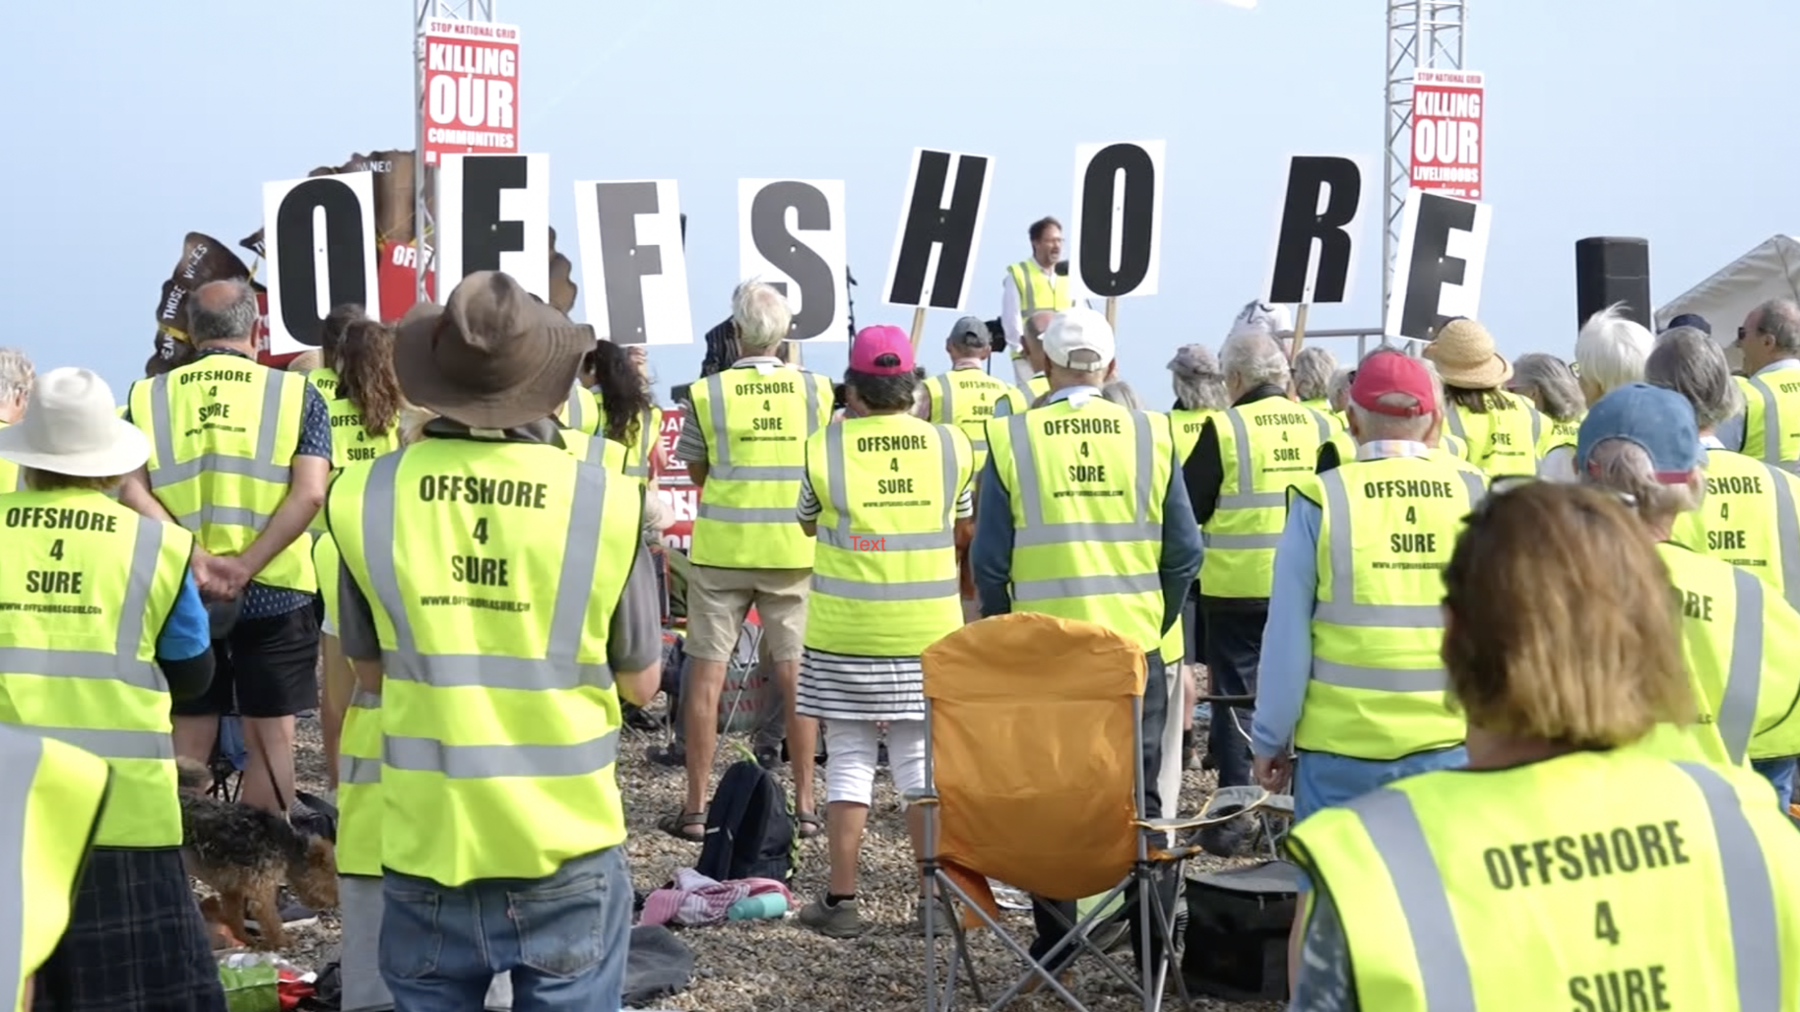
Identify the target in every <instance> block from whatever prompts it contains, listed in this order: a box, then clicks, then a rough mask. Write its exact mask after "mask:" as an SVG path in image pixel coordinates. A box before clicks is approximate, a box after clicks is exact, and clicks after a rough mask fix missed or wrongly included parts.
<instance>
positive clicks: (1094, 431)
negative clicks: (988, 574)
mask: <svg viewBox="0 0 1800 1012" xmlns="http://www.w3.org/2000/svg"><path fill="white" fill-rule="evenodd" d="M988 452H989V459H990V460H992V461H993V464H994V470H995V473H996V475H997V477H999V479H1000V483H1001V485H1002V486H1003V487H1004V488H1005V489H1006V490H1007V498H1008V500H1009V501H1010V505H1011V509H1012V521H1013V551H1012V601H1013V610H1014V611H1021V612H1039V613H1042V614H1045V615H1055V616H1057V617H1058V618H1076V619H1082V620H1084V621H1088V622H1097V623H1099V624H1100V625H1103V626H1106V627H1108V628H1110V629H1112V630H1113V631H1114V632H1117V633H1118V634H1119V635H1121V636H1124V637H1125V638H1126V639H1128V640H1130V641H1131V642H1133V643H1136V644H1137V645H1138V646H1140V647H1142V648H1143V650H1144V652H1146V653H1148V652H1150V651H1152V650H1155V649H1157V647H1158V645H1159V643H1160V642H1161V640H1162V637H1163V627H1162V621H1163V594H1162V577H1161V575H1160V572H1161V563H1162V523H1163V517H1162V508H1163V496H1164V494H1165V493H1166V492H1167V490H1168V487H1169V479H1170V476H1171V474H1172V473H1173V471H1174V466H1175V438H1174V435H1173V434H1172V433H1171V432H1170V430H1169V420H1168V418H1167V416H1165V415H1161V414H1157V413H1155V412H1151V411H1132V410H1130V409H1129V408H1124V407H1120V406H1119V405H1117V404H1114V403H1112V402H1111V401H1107V400H1103V399H1101V398H1099V397H1097V396H1096V397H1088V398H1087V399H1086V400H1085V401H1084V402H1083V403H1082V404H1081V405H1080V406H1079V407H1077V406H1076V405H1075V404H1074V403H1073V400H1072V399H1064V400H1060V401H1057V402H1056V403H1054V404H1046V405H1044V406H1043V407H1041V408H1032V409H1031V410H1030V411H1027V412H1025V413H1024V414H1022V415H1011V416H1009V417H1007V419H1006V420H1005V423H1004V424H1001V423H999V422H996V423H995V424H994V425H992V426H990V427H989V428H988Z"/></svg>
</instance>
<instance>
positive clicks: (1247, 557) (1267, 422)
mask: <svg viewBox="0 0 1800 1012" xmlns="http://www.w3.org/2000/svg"><path fill="white" fill-rule="evenodd" d="M1212 426H1213V429H1214V431H1216V432H1217V433H1218V435H1219V461H1220V463H1222V464H1223V465H1224V470H1225V480H1224V483H1223V484H1222V485H1221V486H1220V487H1219V503H1218V507H1217V508H1216V509H1215V510H1214V511H1213V515H1212V518H1211V519H1209V520H1208V521H1207V522H1206V523H1204V524H1202V525H1201V526H1200V529H1201V530H1202V531H1204V532H1205V533H1206V556H1205V558H1204V559H1203V560H1202V561H1201V563H1200V586H1201V587H1202V588H1203V589H1204V590H1205V593H1206V596H1207V597H1239V598H1266V597H1268V596H1269V588H1270V587H1271V586H1273V584H1274V582H1275V543H1276V542H1278V541H1280V540H1281V528H1282V526H1283V525H1284V524H1286V523H1287V491H1286V490H1287V487H1288V486H1289V485H1291V484H1293V482H1294V480H1295V479H1296V478H1299V477H1302V476H1304V475H1309V474H1312V473H1314V471H1315V470H1316V469H1317V468H1318V466H1319V447H1320V446H1321V445H1322V444H1324V443H1325V442H1326V441H1328V440H1330V439H1331V421H1330V419H1327V418H1326V417H1325V416H1324V415H1321V414H1319V413H1318V412H1317V411H1313V410H1311V409H1310V408H1303V407H1301V406H1300V405H1298V404H1295V403H1294V402H1293V401H1290V400H1288V399H1287V398H1285V397H1266V398H1264V399H1262V400H1260V401H1256V402H1254V403H1251V404H1245V405H1243V406H1242V407H1235V408H1227V409H1226V410H1225V411H1224V412H1223V414H1222V416H1221V417H1218V418H1214V419H1213V420H1212Z"/></svg>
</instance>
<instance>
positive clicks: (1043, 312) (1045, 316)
mask: <svg viewBox="0 0 1800 1012" xmlns="http://www.w3.org/2000/svg"><path fill="white" fill-rule="evenodd" d="M1054 319H1056V314H1055V313H1053V312H1051V311H1050V310H1048V309H1040V310H1038V311H1037V312H1035V313H1032V314H1031V315H1030V316H1027V317H1026V318H1025V326H1024V327H1023V328H1021V329H1022V331H1023V332H1024V334H1025V336H1026V337H1029V338H1031V339H1032V340H1034V341H1038V340H1042V339H1043V337H1044V331H1046V330H1049V329H1050V321H1051V320H1054ZM1040 320H1042V321H1043V322H1042V323H1039V322H1038V321H1040Z"/></svg>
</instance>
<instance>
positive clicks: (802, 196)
mask: <svg viewBox="0 0 1800 1012" xmlns="http://www.w3.org/2000/svg"><path fill="white" fill-rule="evenodd" d="M847 255H848V251H847V248H846V237H845V231H844V181H843V180H841V179H740V180H738V277H740V278H761V279H762V280H763V281H765V282H767V283H768V284H770V285H773V286H774V287H775V288H776V289H778V290H780V291H781V292H782V293H783V294H785V295H786V296H787V299H788V306H789V307H790V308H791V309H793V311H794V326H793V330H792V331H790V332H789V336H790V337H791V338H793V339H794V340H796V341H808V340H816V341H846V340H849V335H850V314H849V305H848V302H847V300H846V299H845V298H844V275H845V264H846V262H847Z"/></svg>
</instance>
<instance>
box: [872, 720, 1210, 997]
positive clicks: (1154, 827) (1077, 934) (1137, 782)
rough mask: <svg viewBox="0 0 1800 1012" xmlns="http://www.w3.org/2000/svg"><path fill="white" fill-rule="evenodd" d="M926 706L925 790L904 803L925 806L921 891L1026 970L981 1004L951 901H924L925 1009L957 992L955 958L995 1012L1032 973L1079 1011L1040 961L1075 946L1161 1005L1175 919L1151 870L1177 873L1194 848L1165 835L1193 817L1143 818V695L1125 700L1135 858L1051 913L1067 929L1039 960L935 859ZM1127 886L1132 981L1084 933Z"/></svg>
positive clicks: (1183, 989)
mask: <svg viewBox="0 0 1800 1012" xmlns="http://www.w3.org/2000/svg"><path fill="white" fill-rule="evenodd" d="M932 708H933V704H932V702H931V699H930V697H929V696H928V697H926V701H925V783H926V784H927V789H926V790H923V791H908V792H907V793H906V801H907V803H908V804H909V805H912V804H917V805H922V806H924V812H925V816H924V818H925V848H924V849H925V856H924V857H923V858H922V859H921V860H920V862H919V868H920V890H921V895H926V896H929V890H930V888H931V887H932V886H934V885H935V886H936V887H937V889H938V890H939V895H940V896H942V897H945V898H946V899H948V898H949V897H954V898H955V899H958V900H961V901H962V904H963V906H965V907H967V908H968V909H970V910H972V911H974V912H975V914H976V916H977V917H979V918H980V919H981V921H982V922H983V923H984V924H985V925H986V926H987V927H988V928H991V929H992V930H993V932H994V936H995V937H996V938H998V939H999V940H1000V942H1001V944H1002V945H1005V946H1006V947H1007V948H1008V949H1009V950H1011V951H1012V953H1013V954H1014V955H1016V956H1018V957H1019V958H1021V959H1023V960H1024V961H1025V962H1027V963H1028V964H1030V969H1029V970H1028V971H1026V973H1025V974H1024V975H1023V976H1021V977H1020V978H1019V979H1018V980H1016V981H1014V982H1013V984H1012V986H1011V987H1009V988H1007V989H1006V990H1005V991H1004V992H1002V993H1001V995H1000V997H999V998H998V999H996V1000H995V1001H994V1002H993V1003H991V1004H988V1003H987V999H986V998H984V997H983V995H982V988H981V982H980V980H979V979H977V977H976V975H975V964H974V960H973V958H972V957H971V955H970V953H969V948H968V937H967V935H966V933H965V931H964V929H963V925H962V921H961V918H959V917H956V916H955V915H954V913H955V911H954V907H953V906H951V905H950V904H948V903H944V904H942V905H940V904H939V903H925V904H924V908H925V909H924V920H925V924H924V928H925V1012H949V1010H950V1009H951V1008H952V1003H953V1001H954V998H955V992H956V964H957V963H959V962H960V963H961V964H962V966H963V968H964V970H965V971H966V972H967V975H968V982H969V988H970V990H971V991H972V992H973V993H974V996H975V1001H976V1002H977V1003H980V1004H983V1005H985V1007H986V1009H987V1012H996V1010H998V1009H1001V1008H1003V1007H1005V1006H1006V1005H1007V1004H1009V1003H1010V1002H1011V1001H1012V1000H1013V999H1014V998H1016V997H1018V996H1019V995H1020V993H1021V992H1022V991H1023V989H1024V988H1025V986H1026V985H1027V984H1028V983H1030V982H1031V981H1032V980H1033V978H1036V979H1037V980H1038V981H1039V982H1040V983H1041V984H1043V985H1044V986H1047V987H1049V988H1050V990H1052V991H1053V992H1055V994H1056V996H1057V997H1058V998H1061V999H1062V1000H1063V1002H1064V1003H1065V1004H1067V1005H1068V1006H1069V1007H1070V1008H1072V1009H1075V1010H1076V1012H1086V1008H1087V1006H1086V1005H1084V1004H1082V1002H1081V1001H1080V1000H1079V999H1077V998H1076V997H1075V996H1074V995H1073V994H1071V993H1070V992H1069V991H1068V989H1067V988H1065V987H1063V985H1062V982H1061V981H1059V980H1057V979H1056V976H1057V975H1056V974H1055V973H1053V972H1051V971H1050V970H1047V969H1045V967H1044V965H1043V963H1054V961H1055V960H1056V959H1057V958H1058V957H1059V956H1061V955H1063V953H1064V952H1066V951H1067V950H1068V949H1069V948H1070V947H1071V946H1074V945H1078V946H1079V947H1080V948H1081V949H1084V950H1086V951H1088V952H1091V953H1093V954H1094V955H1095V956H1097V957H1099V959H1100V962H1101V963H1102V965H1104V966H1106V967H1107V969H1108V970H1110V971H1111V972H1112V973H1114V974H1115V975H1117V976H1118V977H1119V978H1120V979H1121V980H1123V981H1124V982H1125V983H1126V985H1127V986H1129V987H1130V988H1131V989H1132V991H1133V992H1134V993H1136V994H1137V996H1138V997H1139V999H1140V1000H1141V1002H1142V1005H1143V1009H1144V1012H1157V1010H1159V1009H1160V1008H1161V1007H1162V997H1163V989H1164V987H1165V986H1166V985H1167V983H1168V972H1169V965H1170V962H1171V961H1172V958H1173V953H1174V942H1175V938H1174V934H1175V917H1176V910H1175V909H1174V907H1173V905H1171V906H1170V908H1169V909H1167V910H1164V909H1163V896H1162V894H1161V892H1160V891H1158V890H1157V888H1156V885H1157V875H1158V873H1159V872H1161V873H1162V874H1165V875H1171V874H1172V875H1174V876H1176V877H1177V878H1179V875H1180V872H1181V867H1182V865H1183V864H1184V863H1185V862H1186V860H1187V859H1188V858H1189V857H1190V856H1192V855H1193V854H1195V853H1197V852H1198V848H1195V847H1179V848H1170V847H1167V846H1166V841H1169V840H1171V839H1172V838H1173V834H1174V833H1176V832H1178V831H1180V830H1183V829H1187V828H1190V827H1192V826H1194V825H1196V824H1197V823H1196V822H1195V821H1194V820H1181V819H1161V818H1156V819H1147V818H1145V817H1144V816H1145V814H1146V813H1145V811H1144V809H1145V807H1146V804H1147V803H1146V800H1145V796H1144V795H1145V789H1146V782H1145V776H1144V764H1143V761H1142V756H1143V754H1144V726H1143V721H1144V700H1143V696H1142V695H1138V696H1134V697H1133V698H1132V701H1131V712H1132V722H1131V726H1132V744H1133V750H1132V755H1133V756H1135V757H1138V759H1137V761H1136V762H1135V763H1133V768H1132V782H1133V795H1134V797H1133V811H1134V812H1135V813H1136V818H1134V819H1133V820H1132V825H1133V828H1134V829H1135V830H1136V833H1137V856H1136V858H1135V859H1134V860H1133V862H1132V866H1131V873H1130V874H1129V875H1127V876H1126V878H1125V879H1124V880H1123V881H1121V882H1120V883H1119V884H1118V885H1116V886H1114V887H1113V888H1112V889H1110V890H1109V891H1108V892H1107V893H1106V895H1105V896H1104V897H1103V898H1102V899H1101V900H1100V902H1099V903H1096V904H1095V905H1094V906H1093V908H1092V909H1091V910H1090V911H1089V912H1088V914H1087V915H1086V916H1084V917H1080V918H1078V919H1077V920H1076V921H1075V923H1072V924H1071V923H1069V921H1068V918H1067V917H1064V916H1063V915H1062V913H1061V911H1056V916H1057V918H1058V919H1059V920H1061V921H1063V926H1064V927H1065V928H1067V929H1068V931H1067V933H1065V934H1064V935H1063V937H1062V940H1061V941H1059V942H1058V943H1057V944H1056V945H1055V946H1054V947H1052V948H1051V950H1050V951H1049V952H1048V953H1046V954H1045V956H1044V960H1043V963H1040V962H1039V961H1037V960H1034V959H1032V958H1031V954H1030V952H1029V951H1028V950H1027V949H1026V947H1025V946H1023V945H1020V944H1019V942H1018V940H1017V939H1015V938H1013V937H1012V935H1011V934H1009V933H1008V932H1007V930H1006V929H1005V928H1004V927H1002V926H1001V925H1000V924H999V923H998V921H996V920H995V919H994V918H993V917H990V916H989V915H988V913H987V911H986V910H983V909H982V908H981V906H980V905H979V904H977V903H976V902H974V901H973V900H972V899H971V898H970V897H969V895H968V893H966V892H964V891H963V889H962V887H960V886H958V885H957V884H956V883H955V882H953V881H951V879H950V877H949V876H948V875H946V874H945V873H944V869H943V865H942V864H941V863H940V862H939V861H938V855H937V844H938V838H937V834H938V796H937V793H936V788H935V784H936V778H935V776H934V772H933V771H934V763H933V759H932ZM1153 838H1157V839H1159V841H1161V842H1159V843H1157V844H1156V845H1154V846H1153V845H1152V842H1151V841H1152V839H1153ZM1133 886H1136V888H1137V913H1136V917H1137V922H1138V923H1137V928H1138V938H1139V944H1138V946H1137V949H1138V952H1137V960H1136V961H1137V964H1138V967H1137V969H1138V979H1136V980H1133V979H1132V977H1131V974H1130V973H1128V972H1127V971H1126V970H1125V969H1124V967H1123V966H1121V965H1120V963H1119V962H1118V961H1117V960H1115V959H1113V958H1112V957H1110V956H1108V955H1107V954H1106V953H1105V952H1102V951H1100V950H1099V949H1098V948H1097V947H1096V946H1095V945H1094V943H1093V942H1092V940H1090V939H1089V937H1088V933H1089V931H1090V930H1091V929H1092V928H1093V927H1094V926H1095V925H1096V924H1098V923H1099V922H1100V921H1101V919H1102V917H1103V916H1104V914H1105V911H1106V908H1107V906H1108V905H1109V904H1110V903H1112V901H1113V899H1114V898H1115V897H1117V896H1120V895H1122V894H1123V893H1124V892H1125V891H1126V890H1127V889H1130V888H1131V887H1133ZM946 890H947V892H946ZM945 907H949V908H950V912H951V914H952V916H951V918H950V932H951V936H952V938H953V945H954V950H953V953H952V956H951V966H950V979H949V986H948V987H947V988H946V989H945V993H944V994H942V995H940V994H939V993H938V976H937V946H936V942H937V935H938V929H937V923H936V922H937V917H938V915H939V914H940V913H942V912H943V910H944V908H945ZM1153 925H1154V926H1155V928H1156V934H1155V935H1154V936H1153V935H1152V934H1151V928H1152V926H1153ZM1152 938H1157V939H1160V941H1161V943H1162V944H1161V945H1160V946H1154V945H1152V944H1151V939H1152ZM1152 949H1156V950H1157V954H1156V956H1155V957H1154V958H1153V957H1152V956H1151V951H1152ZM1152 964H1154V965H1152ZM1175 984H1176V988H1177V990H1178V991H1179V993H1180V995H1181V1000H1182V1002H1184V1003H1186V1002H1188V1001H1190V998H1189V996H1188V993H1187V984H1186V982H1185V981H1184V980H1182V978H1181V975H1180V974H1176V975H1175Z"/></svg>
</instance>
